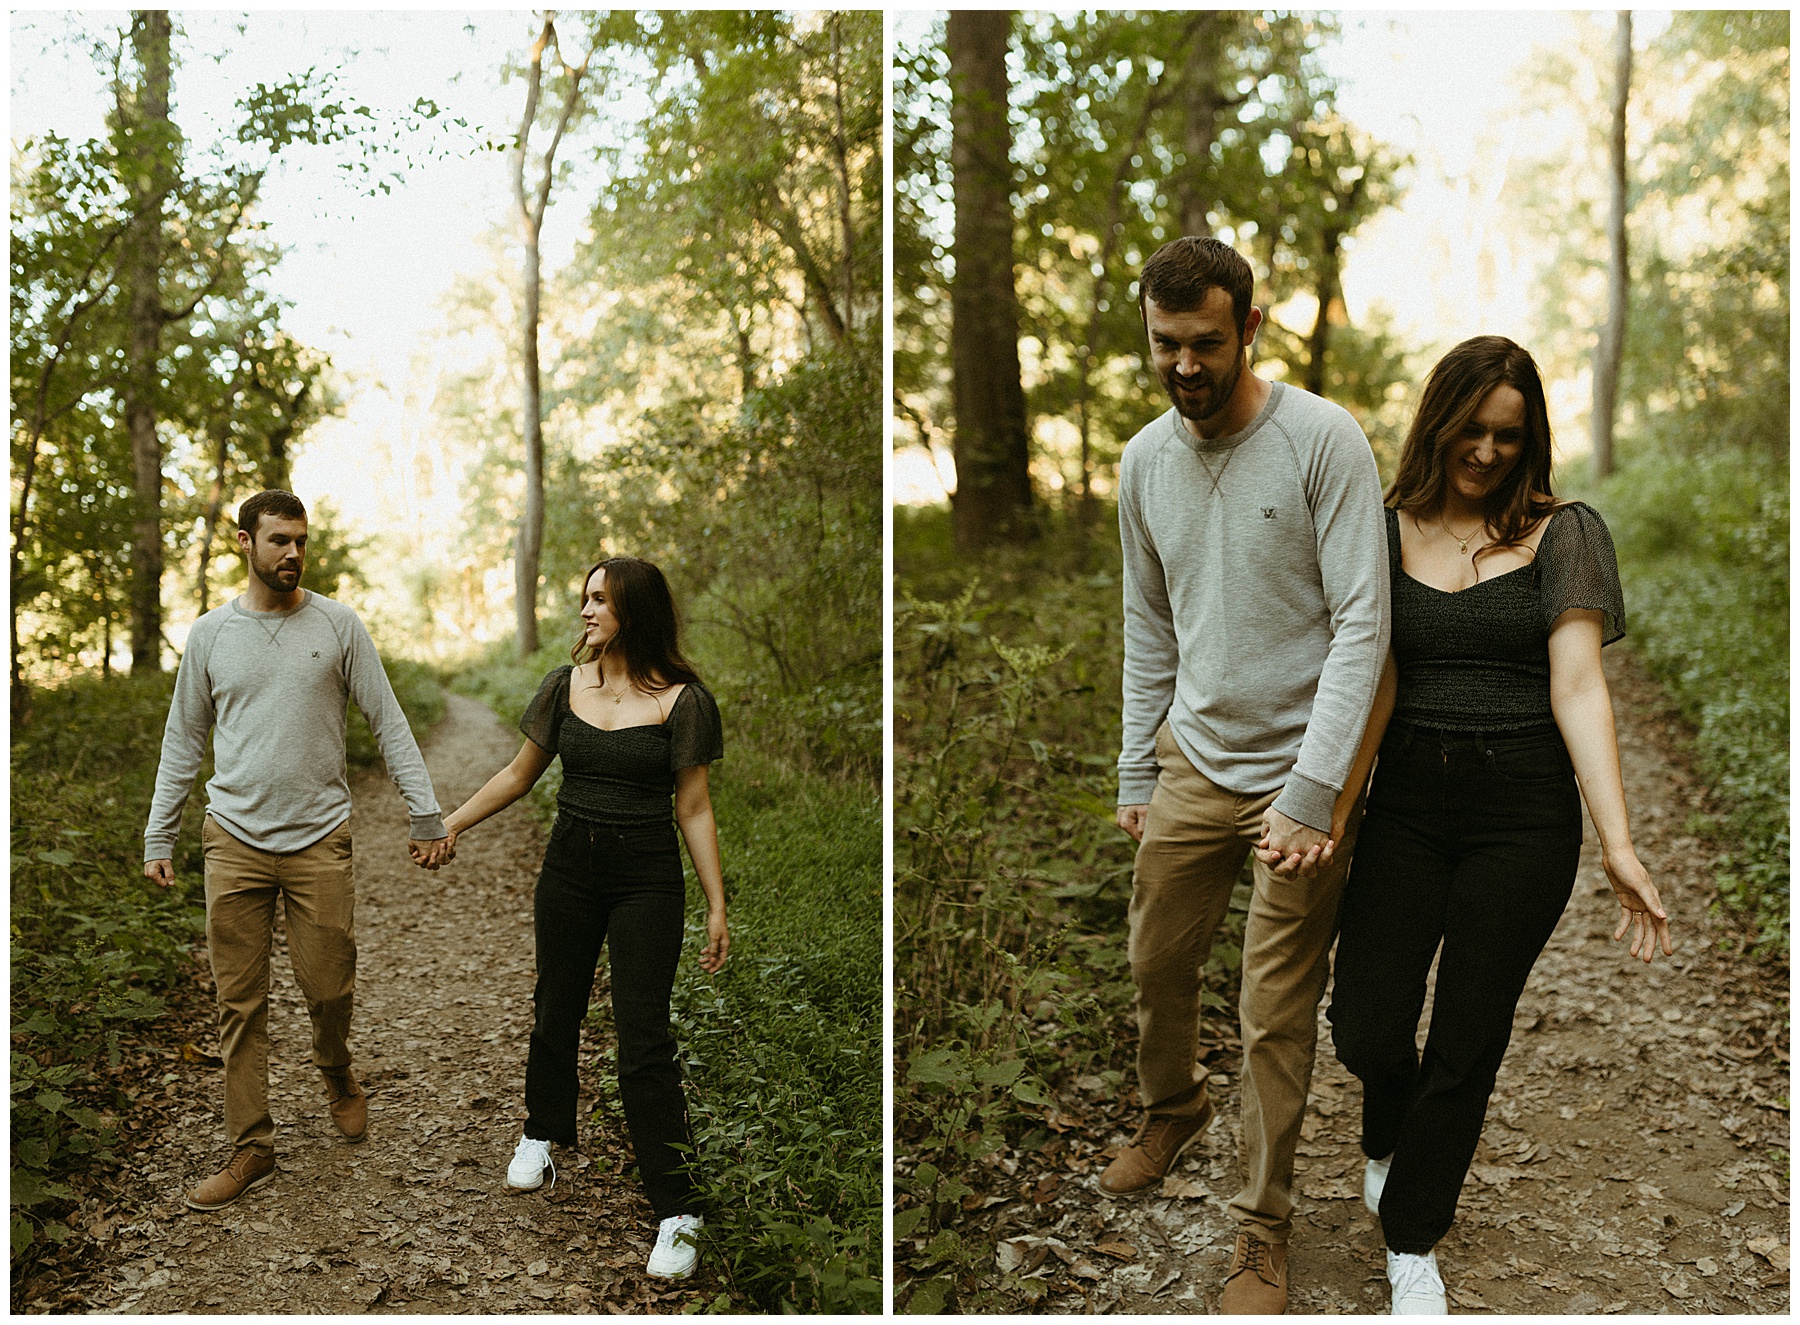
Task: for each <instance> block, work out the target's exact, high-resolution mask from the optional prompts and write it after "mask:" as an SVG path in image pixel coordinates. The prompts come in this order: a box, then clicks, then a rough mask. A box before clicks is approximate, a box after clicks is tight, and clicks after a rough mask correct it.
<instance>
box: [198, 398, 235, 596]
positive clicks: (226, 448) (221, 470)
mask: <svg viewBox="0 0 1800 1325" xmlns="http://www.w3.org/2000/svg"><path fill="white" fill-rule="evenodd" d="M230 461H231V420H230V419H229V418H226V417H221V418H217V419H214V420H213V481H212V488H211V489H210V490H209V491H208V492H207V494H206V514H205V515H204V516H202V517H201V519H202V520H203V522H204V523H203V525H202V527H201V530H200V615H201V616H205V615H206V612H207V607H208V600H209V596H210V592H211V586H210V585H208V584H207V582H206V573H207V570H208V568H209V567H210V566H211V565H212V547H213V539H214V538H215V537H216V536H217V534H218V531H219V515H220V513H221V512H222V511H224V509H225V467H226V466H227V465H228V464H229V463H230Z"/></svg>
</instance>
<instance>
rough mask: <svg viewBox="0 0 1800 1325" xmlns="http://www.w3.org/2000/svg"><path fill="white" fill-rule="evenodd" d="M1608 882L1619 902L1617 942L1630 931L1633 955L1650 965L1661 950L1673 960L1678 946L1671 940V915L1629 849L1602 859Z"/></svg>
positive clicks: (1648, 876)
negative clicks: (1657, 950) (1658, 949)
mask: <svg viewBox="0 0 1800 1325" xmlns="http://www.w3.org/2000/svg"><path fill="white" fill-rule="evenodd" d="M1602 863H1603V864H1604V866H1605V868H1606V881H1607V882H1608V883H1610V884H1611V885H1612V890H1613V894H1614V896H1616V897H1617V898H1618V900H1619V927H1618V929H1616V930H1615V931H1613V938H1614V939H1623V938H1624V937H1625V931H1626V930H1630V931H1631V955H1632V956H1633V957H1641V958H1642V959H1643V960H1644V961H1650V960H1651V959H1653V958H1654V957H1655V956H1656V949H1657V948H1658V947H1659V946H1660V947H1661V948H1662V950H1663V955H1664V956H1665V957H1667V956H1672V955H1673V954H1674V952H1675V944H1674V942H1673V941H1672V940H1671V939H1670V938H1669V913H1668V912H1667V911H1665V910H1663V904H1662V898H1661V897H1659V896H1658V895H1657V892H1656V885H1655V884H1653V883H1651V882H1650V871H1648V870H1646V869H1645V868H1644V867H1643V865H1642V864H1641V863H1640V862H1639V861H1638V858H1637V853H1636V852H1635V851H1633V850H1632V849H1631V848H1630V847H1626V848H1625V849H1624V850H1622V851H1620V852H1618V853H1616V854H1608V855H1606V856H1604V857H1603V858H1602Z"/></svg>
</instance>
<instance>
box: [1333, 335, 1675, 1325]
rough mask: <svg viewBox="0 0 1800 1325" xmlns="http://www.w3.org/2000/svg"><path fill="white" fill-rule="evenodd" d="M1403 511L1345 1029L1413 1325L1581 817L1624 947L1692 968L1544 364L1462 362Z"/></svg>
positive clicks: (1387, 1230) (1605, 564)
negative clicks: (1641, 834)
mask: <svg viewBox="0 0 1800 1325" xmlns="http://www.w3.org/2000/svg"><path fill="white" fill-rule="evenodd" d="M1387 506H1388V512H1387V526H1388V561H1389V569H1390V571H1391V572H1392V574H1391V580H1392V592H1393V643H1392V649H1391V652H1390V655H1389V659H1388V666H1387V670H1386V672H1385V674H1384V676H1383V678H1382V683H1381V688H1380V694H1379V696H1378V698H1377V700H1376V704H1375V711H1374V712H1373V713H1372V714H1371V716H1370V721H1369V728H1368V732H1367V734H1366V735H1365V737H1364V742H1363V747H1362V752H1361V755H1360V758H1359V764H1358V770H1357V772H1356V773H1353V775H1352V784H1353V785H1356V786H1360V785H1361V780H1362V779H1363V778H1366V776H1367V772H1368V766H1369V763H1370V762H1371V761H1373V760H1374V759H1375V754H1376V749H1377V747H1379V752H1380V758H1379V763H1378V765H1377V769H1376V773H1375V780H1374V785H1373V787H1372V788H1371V790H1370V793H1369V799H1368V806H1367V811H1366V813H1365V815H1364V817H1363V820H1362V828H1361V832H1360V835H1359V840H1358V843H1357V847H1356V856H1355V859H1354V861H1353V862H1352V865H1351V872H1350V878H1349V881H1348V883H1347V884H1346V886H1345V891H1344V899H1343V910H1342V929H1341V933H1340V937H1339V940H1338V955H1337V966H1336V985H1335V990H1334V993H1333V996H1332V1002H1331V1010H1330V1014H1329V1015H1330V1019H1331V1024H1332V1036H1333V1040H1334V1042H1335V1044H1336V1046H1337V1052H1338V1056H1339V1058H1340V1059H1341V1060H1342V1061H1343V1063H1344V1065H1345V1066H1346V1067H1348V1068H1349V1069H1350V1070H1351V1071H1352V1072H1354V1073H1355V1074H1356V1075H1357V1076H1358V1077H1359V1078H1361V1080H1362V1083H1363V1135H1362V1145H1363V1151H1364V1153H1365V1154H1366V1155H1367V1156H1368V1166H1367V1170H1366V1173H1365V1177H1364V1184H1363V1193H1364V1200H1365V1201H1366V1202H1367V1203H1368V1205H1369V1207H1370V1209H1371V1210H1372V1211H1374V1212H1375V1213H1377V1214H1378V1215H1379V1216H1380V1219H1381V1227H1382V1233H1383V1235H1384V1237H1385V1239H1386V1242H1387V1246H1388V1277H1389V1280H1390V1281H1391V1283H1392V1284H1393V1312H1394V1314H1396V1315H1413V1314H1442V1313H1443V1312H1444V1310H1445V1301H1444V1285H1443V1280H1442V1278H1441V1277H1440V1275H1439V1272H1438V1267H1437V1259H1436V1256H1435V1253H1434V1252H1433V1247H1434V1246H1435V1244H1436V1243H1437V1242H1438V1240H1439V1239H1440V1238H1442V1237H1443V1236H1444V1234H1445V1233H1446V1232H1448V1231H1449V1228H1450V1224H1451V1220H1452V1219H1453V1218H1454V1216H1455V1213H1456V1203H1457V1197H1458V1195H1459V1193H1460V1191H1461V1188H1462V1184H1463V1179H1464V1178H1465V1177H1466V1176H1467V1173H1468V1169H1469V1162H1470V1160H1471V1159H1473V1157H1474V1154H1475V1147H1476V1145H1477V1143H1478V1142H1479V1141H1480V1139H1481V1128H1482V1122H1483V1119H1484V1118H1485V1116H1486V1112H1487V1102H1488V1096H1489V1095H1490V1093H1491V1092H1492V1091H1493V1088H1494V1080H1495V1076H1496V1074H1497V1073H1498V1071H1499V1068H1500V1060H1501V1058H1502V1056H1503V1055H1504V1054H1505V1052H1506V1045H1507V1040H1508V1037H1509V1036H1510V1034H1511V1031H1512V1018H1513V1009H1514V1008H1515V1007H1516V1006H1517V1004H1518V1001H1519V996H1520V994H1521V993H1522V992H1523V991H1524V987H1525V981H1526V978H1527V976H1529V975H1530V973H1531V968H1532V966H1533V964H1534V963H1535V962H1536V961H1537V957H1538V954H1539V953H1540V952H1541V951H1542V950H1543V948H1544V945H1545V943H1547V942H1548V941H1549V938H1550V934H1551V932H1552V931H1553V930H1554V929H1555V928H1556V923H1557V920H1558V919H1559V918H1560V917H1561V915H1562V912H1563V908H1564V906H1566V905H1567V903H1568V900H1569V895H1570V892H1571V890H1572V888H1573V886H1574V881H1575V869H1576V863H1577V859H1578V857H1579V855H1580V852H1581V835H1582V816H1581V799H1582V797H1585V798H1586V800H1587V806H1588V811H1589V814H1590V815H1591V816H1592V818H1593V821H1594V827H1595V829H1596V830H1597V831H1598V833H1599V835H1600V847H1601V853H1602V863H1603V865H1604V867H1605V870H1606V877H1607V880H1608V882H1610V883H1611V884H1612V888H1613V892H1614V894H1615V895H1616V897H1617V899H1618V903H1619V908H1620V920H1619V928H1618V931H1617V933H1615V934H1614V936H1613V937H1614V938H1615V939H1617V938H1622V937H1623V936H1624V935H1625V933H1626V932H1627V930H1629V931H1630V932H1631V953H1632V955H1633V956H1636V957H1641V958H1642V959H1643V960H1644V961H1646V962H1648V961H1650V960H1651V958H1652V956H1653V955H1654V953H1655V949H1656V947H1657V946H1658V945H1659V944H1660V946H1661V947H1662V950H1663V952H1664V953H1665V954H1668V953H1672V952H1673V951H1674V947H1673V945H1672V943H1671V942H1670V939H1669V925H1668V916H1667V913H1666V912H1665V911H1664V910H1663V906H1662V901H1661V899H1660V898H1659V897H1658V896H1657V891H1656V888H1655V886H1654V885H1653V884H1652V883H1651V881H1650V876H1649V874H1648V873H1647V872H1646V871H1645V869H1644V867H1643V865H1641V864H1640V863H1639V862H1638V858H1637V855H1636V853H1635V852H1634V851H1633V850H1632V845H1631V831H1630V827H1629V824H1628V822H1627V819H1626V812H1625V793H1624V784H1623V779H1622V777H1621V774H1620V770H1619V747H1618V741H1617V738H1616V736H1615V734H1614V731H1613V718H1612V706H1611V701H1610V699H1609V697H1608V694H1607V689H1606V679H1605V677H1604V675H1603V674H1602V672H1601V669H1600V650H1601V647H1602V646H1603V645H1605V644H1610V643H1611V642H1612V641H1614V640H1616V639H1618V638H1619V637H1620V636H1622V635H1623V634H1624V633H1625V612H1624V599H1623V595H1622V593H1621V591H1620V588H1619V579H1618V568H1617V564H1616V562H1615V560H1614V556H1613V549H1612V542H1611V539H1610V537H1609V536H1608V534H1607V531H1606V526H1605V524H1603V523H1602V522H1601V519H1600V517H1599V516H1598V515H1597V514H1595V512H1594V511H1593V510H1592V509H1590V508H1589V507H1587V506H1584V505H1582V504H1581V503H1579V502H1562V501H1558V500H1557V499H1556V498H1555V497H1554V496H1552V495H1551V489H1550V421H1549V415H1548V412H1547V410H1546V408H1545V404H1544V388H1543V383H1542V381H1541V380H1540V379H1539V377H1538V371H1537V365H1536V364H1534V363H1533V362H1532V359H1531V356H1530V355H1529V354H1527V353H1526V352H1525V351H1524V350H1523V349H1521V348H1520V347H1519V346H1517V345H1515V344H1514V343H1513V342H1512V341H1510V340H1507V339H1505V338H1504V337H1501V336H1477V337H1476V338H1474V339H1473V340H1467V341H1464V342H1463V343H1462V344H1460V345H1458V346H1457V347H1456V348H1455V349H1453V350H1451V351H1450V353H1449V354H1447V355H1446V356H1445V357H1444V359H1443V361H1442V362H1441V363H1439V364H1438V366H1437V367H1436V368H1435V369H1434V370H1433V371H1432V374H1431V377H1430V380H1429V381H1428V382H1427V383H1426V385H1425V393H1424V397H1423V399H1422V400H1421V401H1420V403H1419V412H1418V416H1417V417H1416V418H1415V419H1414V420H1413V425H1412V430H1411V432H1410V433H1409V434H1408V436H1407V439H1406V445H1405V448H1404V450H1403V451H1402V454H1401V457H1400V465H1399V470H1398V473H1397V475H1396V477H1395V480H1394V484H1393V486H1392V487H1391V488H1390V489H1389V490H1388V493H1387ZM1390 715H1391V721H1390V720H1389V718H1390ZM1384 729H1385V730H1384ZM1577 784H1579V787H1580V791H1579V794H1578V793H1577ZM1346 799H1351V798H1346ZM1440 944H1441V945H1442V948H1443V953H1442V957H1441V958H1440V960H1439V964H1438V974H1437V985H1436V990H1435V995H1434V999H1433V1003H1432V1011H1431V1028H1430V1032H1429V1037H1428V1039H1427V1041H1426V1045H1425V1052H1424V1057H1423V1059H1422V1060H1421V1059H1420V1057H1419V1056H1418V1054H1417V1053H1416V1051H1415V1049H1414V1044H1415V1037H1416V1034H1417V1030H1418V1022H1419V1015H1420V1012H1421V1010H1422V1008H1423V1006H1424V1001H1425V981H1426V974H1427V972H1428V971H1429V970H1430V967H1431V962H1432V957H1433V955H1434V954H1436V953H1437V951H1438V948H1439V945H1440Z"/></svg>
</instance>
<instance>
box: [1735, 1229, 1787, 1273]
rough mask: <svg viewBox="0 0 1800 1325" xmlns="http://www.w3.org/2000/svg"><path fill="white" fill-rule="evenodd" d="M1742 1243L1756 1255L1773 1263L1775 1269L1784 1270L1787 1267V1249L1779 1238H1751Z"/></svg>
mask: <svg viewBox="0 0 1800 1325" xmlns="http://www.w3.org/2000/svg"><path fill="white" fill-rule="evenodd" d="M1744 1245H1745V1246H1746V1247H1748V1248H1749V1249H1750V1250H1751V1251H1753V1252H1755V1253H1756V1254H1757V1255H1758V1256H1761V1257H1762V1258H1763V1259H1764V1260H1765V1261H1767V1262H1768V1263H1769V1264H1770V1265H1773V1266H1774V1267H1775V1268H1776V1269H1777V1270H1785V1269H1787V1268H1788V1249H1787V1247H1786V1245H1785V1244H1784V1243H1783V1242H1782V1241H1781V1239H1780V1238H1776V1237H1763V1238H1751V1239H1750V1240H1749V1241H1748V1242H1746V1243H1745V1244H1744Z"/></svg>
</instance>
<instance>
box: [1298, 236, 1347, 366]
mask: <svg viewBox="0 0 1800 1325" xmlns="http://www.w3.org/2000/svg"><path fill="white" fill-rule="evenodd" d="M1343 243H1344V236H1343V233H1342V232H1341V231H1338V230H1327V231H1325V232H1324V233H1323V234H1322V235H1320V236H1319V273H1318V275H1319V279H1318V281H1317V282H1316V283H1315V284H1314V286H1313V290H1314V293H1315V294H1317V295H1318V297H1319V312H1318V316H1316V317H1315V318H1313V328H1312V334H1311V335H1310V336H1308V337H1307V339H1306V378H1305V381H1304V382H1303V383H1302V385H1303V386H1305V388H1306V389H1307V390H1308V391H1310V392H1312V393H1313V394H1314V395H1315V396H1322V395H1324V394H1325V353H1326V351H1327V350H1328V349H1329V348H1330V346H1331V306H1332V305H1333V304H1334V303H1336V302H1337V301H1338V300H1339V299H1341V298H1342V297H1343V290H1342V286H1341V281H1340V267H1341V264H1342V259H1343V253H1342V249H1343Z"/></svg>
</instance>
